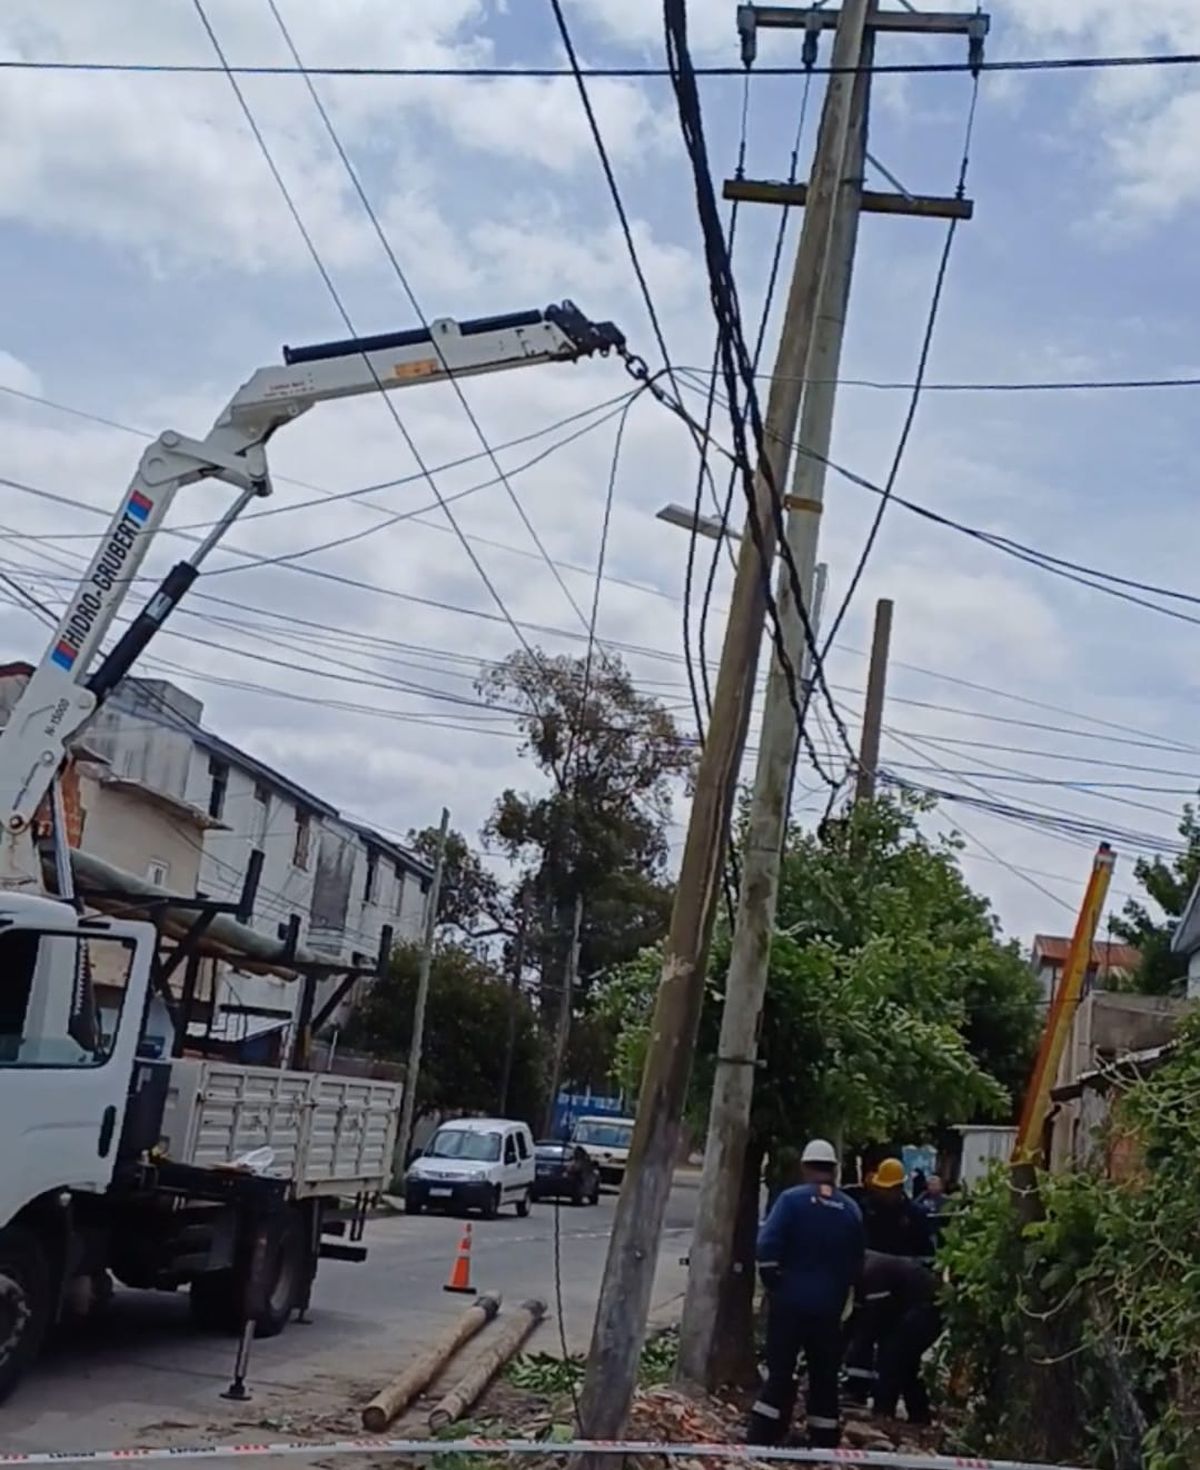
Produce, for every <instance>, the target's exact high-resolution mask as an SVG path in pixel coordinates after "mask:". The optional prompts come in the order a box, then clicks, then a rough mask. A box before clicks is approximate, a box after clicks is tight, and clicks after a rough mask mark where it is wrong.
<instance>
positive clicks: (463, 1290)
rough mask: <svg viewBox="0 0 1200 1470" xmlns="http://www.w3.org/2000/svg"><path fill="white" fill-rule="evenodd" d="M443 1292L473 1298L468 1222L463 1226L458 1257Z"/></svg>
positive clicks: (469, 1224) (469, 1226)
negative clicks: (453, 1292) (454, 1292)
mask: <svg viewBox="0 0 1200 1470" xmlns="http://www.w3.org/2000/svg"><path fill="white" fill-rule="evenodd" d="M442 1290H443V1291H457V1292H458V1293H459V1294H460V1295H462V1296H474V1295H475V1288H474V1287H473V1286H472V1285H471V1222H470V1221H469V1220H468V1221H467V1223H466V1224H465V1225H464V1226H463V1233H462V1239H461V1240H460V1241H459V1243H458V1255H457V1256H456V1257H455V1261H454V1265H453V1266H452V1267H451V1268H450V1280H449V1281H447V1282H446V1284H445V1286H444V1287H442Z"/></svg>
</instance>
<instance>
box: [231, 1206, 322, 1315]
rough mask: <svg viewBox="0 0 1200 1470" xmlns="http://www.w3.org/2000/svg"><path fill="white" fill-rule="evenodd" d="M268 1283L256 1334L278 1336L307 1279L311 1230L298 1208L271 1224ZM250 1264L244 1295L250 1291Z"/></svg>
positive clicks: (267, 1265)
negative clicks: (307, 1228) (309, 1234)
mask: <svg viewBox="0 0 1200 1470" xmlns="http://www.w3.org/2000/svg"><path fill="white" fill-rule="evenodd" d="M268 1230H269V1235H268V1240H267V1262H266V1283H265V1289H264V1297H265V1299H264V1302H263V1308H262V1311H261V1312H260V1313H259V1317H258V1326H257V1329H256V1330H255V1334H254V1335H255V1337H278V1336H279V1334H280V1333H281V1332H282V1331H283V1329H284V1328H285V1327H286V1326H287V1324H288V1319H289V1318H290V1317H291V1315H292V1313H293V1312H294V1311H295V1310H296V1308H297V1306H299V1304H300V1302H301V1300H302V1298H303V1295H304V1287H305V1283H306V1281H307V1280H308V1268H309V1259H308V1234H307V1232H306V1231H305V1228H304V1219H303V1217H302V1216H301V1214H300V1212H299V1211H298V1210H288V1211H286V1212H285V1213H284V1214H283V1215H281V1216H279V1217H278V1219H276V1220H273V1221H271V1222H270V1224H269V1225H268ZM248 1277H249V1270H248V1267H247V1272H246V1278H245V1284H244V1287H243V1299H244V1298H245V1296H247V1295H248V1293H249V1287H250V1282H249V1279H248Z"/></svg>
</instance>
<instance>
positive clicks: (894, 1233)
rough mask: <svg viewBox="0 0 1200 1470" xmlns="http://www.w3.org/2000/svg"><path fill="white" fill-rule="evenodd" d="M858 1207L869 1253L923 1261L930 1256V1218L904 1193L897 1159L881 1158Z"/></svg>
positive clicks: (931, 1234) (869, 1177)
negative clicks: (914, 1258)
mask: <svg viewBox="0 0 1200 1470" xmlns="http://www.w3.org/2000/svg"><path fill="white" fill-rule="evenodd" d="M859 1204H860V1205H861V1207H862V1212H863V1226H864V1228H865V1230H866V1234H867V1249H868V1250H869V1251H879V1252H880V1253H882V1254H883V1255H886V1256H919V1257H921V1258H922V1259H924V1258H927V1257H930V1256H932V1255H933V1232H932V1230H931V1229H930V1226H929V1217H928V1215H926V1214H925V1212H924V1211H923V1210H920V1209H918V1208H917V1206H916V1205H915V1204H913V1202H912V1200H910V1199H909V1197H908V1195H907V1194H906V1193H905V1189H904V1165H903V1164H902V1163H901V1162H900V1160H899V1159H884V1160H883V1161H882V1162H881V1163H880V1164H878V1165H877V1166H876V1168H875V1171H874V1173H872V1174H868V1175H867V1185H866V1188H865V1189H864V1191H863V1195H862V1198H861V1199H860V1201H859Z"/></svg>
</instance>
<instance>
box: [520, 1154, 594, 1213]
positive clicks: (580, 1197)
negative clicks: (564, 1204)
mask: <svg viewBox="0 0 1200 1470" xmlns="http://www.w3.org/2000/svg"><path fill="white" fill-rule="evenodd" d="M533 1157H534V1162H535V1165H536V1173H535V1174H534V1178H533V1197H534V1199H569V1200H570V1201H571V1203H572V1204H573V1205H594V1204H596V1203H597V1202H598V1201H599V1199H600V1171H599V1170H598V1169H597V1168H596V1165H595V1164H594V1163H593V1162H592V1158H591V1155H590V1154H589V1153H588V1151H587V1149H585V1148H580V1147H579V1145H578V1144H577V1143H558V1142H555V1141H554V1140H553V1139H547V1140H546V1141H545V1142H544V1143H539V1144H537V1145H536V1146H535V1147H534V1150H533Z"/></svg>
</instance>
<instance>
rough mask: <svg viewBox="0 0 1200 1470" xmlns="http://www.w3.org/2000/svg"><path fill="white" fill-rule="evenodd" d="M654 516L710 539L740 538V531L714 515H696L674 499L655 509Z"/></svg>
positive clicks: (732, 539) (733, 539)
mask: <svg viewBox="0 0 1200 1470" xmlns="http://www.w3.org/2000/svg"><path fill="white" fill-rule="evenodd" d="M655 517H656V519H658V520H660V521H666V523H667V524H668V525H669V526H680V527H682V529H683V530H685V531H691V532H693V534H695V535H697V536H707V537H708V539H709V540H710V541H721V540H723V539H724V538H725V537H728V538H729V540H730V541H740V540H741V539H742V533H741V532H740V531H733V530H730V528H729V527H728V526H726V525H723V524H722V522H721V521H719V520H718V519H717V517H716V516H701V515H697V514H696V512H695V511H693V510H689V509H688V508H687V506H686V505H678V504H677V503H676V502H675V501H672V502H671V503H670V504H669V505H664V506H663V508H662V509H661V510H659V511H655Z"/></svg>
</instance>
